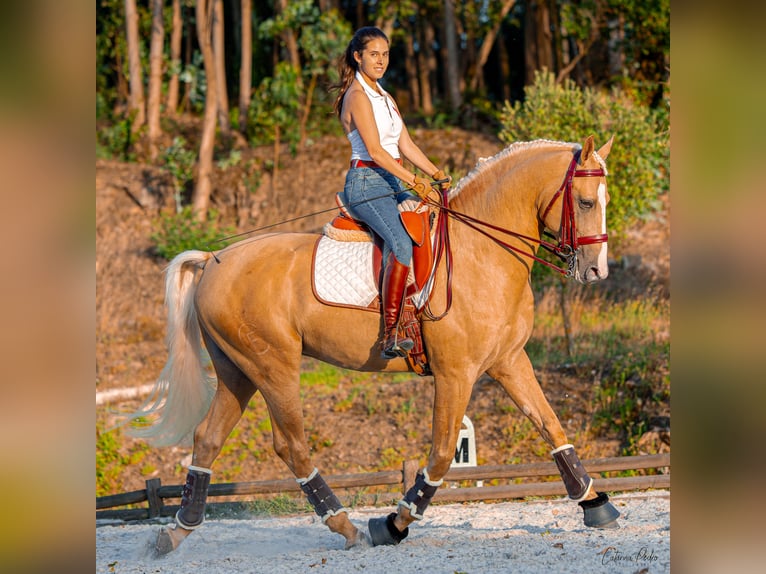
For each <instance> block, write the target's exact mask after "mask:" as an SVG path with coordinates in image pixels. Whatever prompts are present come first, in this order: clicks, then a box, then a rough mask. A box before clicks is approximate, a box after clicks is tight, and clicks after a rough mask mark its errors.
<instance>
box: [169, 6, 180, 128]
mask: <svg viewBox="0 0 766 574" xmlns="http://www.w3.org/2000/svg"><path fill="white" fill-rule="evenodd" d="M172 23H173V29H172V31H171V33H170V79H169V81H168V99H167V105H166V108H167V109H166V110H165V113H166V114H168V115H170V116H175V115H176V112H177V111H178V83H179V80H178V74H179V71H180V70H181V40H182V39H183V33H184V28H183V26H184V22H183V19H182V18H181V0H173V17H172Z"/></svg>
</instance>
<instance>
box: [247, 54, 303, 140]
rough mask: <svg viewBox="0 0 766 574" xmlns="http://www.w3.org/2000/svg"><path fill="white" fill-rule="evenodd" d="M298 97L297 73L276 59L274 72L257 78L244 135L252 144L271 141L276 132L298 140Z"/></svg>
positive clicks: (286, 138)
mask: <svg viewBox="0 0 766 574" xmlns="http://www.w3.org/2000/svg"><path fill="white" fill-rule="evenodd" d="M298 96H299V88H298V72H297V71H296V70H295V69H294V68H293V67H292V66H291V65H290V64H289V63H288V62H279V63H278V64H277V67H276V69H275V70H274V75H273V76H270V77H266V78H263V80H261V83H260V85H259V86H258V87H257V88H256V89H255V92H254V94H253V98H252V100H251V102H250V109H249V110H248V137H249V139H250V143H251V144H252V145H254V146H258V145H263V144H266V143H271V142H273V141H274V138H275V137H276V134H277V133H279V134H280V138H281V139H282V140H285V141H287V142H289V143H291V144H293V145H294V144H296V143H297V142H298V137H299V133H298V128H299V123H298V103H299V102H298ZM277 129H278V130H279V132H277Z"/></svg>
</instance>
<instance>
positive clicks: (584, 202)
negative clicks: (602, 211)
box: [578, 199, 596, 209]
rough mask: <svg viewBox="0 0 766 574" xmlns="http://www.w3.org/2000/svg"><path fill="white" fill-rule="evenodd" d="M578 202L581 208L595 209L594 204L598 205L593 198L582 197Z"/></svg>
mask: <svg viewBox="0 0 766 574" xmlns="http://www.w3.org/2000/svg"><path fill="white" fill-rule="evenodd" d="M578 203H579V204H580V208H581V209H593V206H594V205H596V204H595V202H594V201H593V200H592V199H580V200H578Z"/></svg>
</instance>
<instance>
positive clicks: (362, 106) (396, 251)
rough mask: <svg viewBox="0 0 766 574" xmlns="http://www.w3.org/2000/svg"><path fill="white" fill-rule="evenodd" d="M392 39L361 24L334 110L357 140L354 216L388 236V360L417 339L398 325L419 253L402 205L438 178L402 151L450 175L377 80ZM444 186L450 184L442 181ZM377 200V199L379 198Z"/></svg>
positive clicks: (349, 180) (349, 185)
mask: <svg viewBox="0 0 766 574" xmlns="http://www.w3.org/2000/svg"><path fill="white" fill-rule="evenodd" d="M388 59H389V42H388V37H386V35H385V34H384V33H383V31H381V30H380V29H378V28H375V27H372V26H368V27H364V28H360V29H359V30H357V32H356V33H355V34H354V37H353V38H352V39H351V42H349V44H348V47H347V48H346V52H345V54H344V55H343V56H341V59H340V62H339V64H338V71H339V73H340V83H339V84H338V86H336V87H337V89H338V97H337V99H336V100H335V105H334V109H335V112H336V113H337V114H338V117H339V118H340V122H341V125H342V126H343V130H344V132H345V133H346V136H347V137H348V139H349V141H350V142H351V169H349V171H348V174H347V175H346V184H345V187H344V189H343V201H344V203H345V205H346V208H347V209H348V210H349V212H350V213H351V215H352V216H353V217H354V218H356V219H359V220H361V221H363V222H364V223H365V224H367V225H368V226H369V227H370V228H371V229H372V230H373V231H374V232H375V233H377V234H378V235H379V236H380V237H381V238H382V239H383V242H384V249H383V261H384V265H385V271H384V274H383V286H382V294H381V298H382V304H383V323H384V327H385V331H384V334H383V343H382V353H381V356H382V357H383V358H385V359H392V358H394V357H397V356H406V354H407V351H409V350H410V349H412V347H413V345H414V342H413V341H412V339H409V338H406V337H404V336H403V334H402V333H401V332H400V330H399V318H400V315H401V309H402V304H403V301H402V300H403V298H404V290H405V287H406V285H407V276H408V273H409V265H410V261H411V259H412V240H411V239H410V236H409V235H408V234H407V231H406V230H405V229H404V225H403V224H402V222H401V219H400V217H399V210H398V207H397V206H398V204H399V203H401V202H403V201H406V200H408V199H412V195H411V194H409V193H408V192H407V191H405V190H404V189H403V188H402V184H401V183H400V181H399V180H401V182H403V183H404V184H405V185H406V186H407V188H409V189H410V190H411V191H413V192H414V193H415V194H417V195H418V196H420V197H425V196H426V195H427V194H428V192H429V191H430V190H431V181H430V180H428V179H426V178H424V177H419V176H418V175H417V174H415V173H411V172H410V171H409V170H408V169H406V168H405V167H404V166H403V164H402V157H404V158H406V159H407V160H409V161H410V162H411V163H412V164H414V165H415V166H416V167H417V168H418V169H420V170H421V171H422V172H424V173H427V174H431V178H432V179H434V180H443V179H449V178H447V177H446V176H445V174H444V172H443V171H442V170H440V169H439V168H437V167H436V166H435V165H434V164H433V163H431V161H430V160H429V159H428V158H427V157H426V155H425V154H424V153H423V152H422V151H421V149H420V148H419V147H418V146H417V145H416V144H415V142H413V141H412V138H411V137H410V135H409V133H408V132H407V128H406V126H405V125H404V121H403V120H402V117H401V114H400V113H399V110H398V108H397V106H396V103H395V102H394V99H393V98H392V97H391V96H390V94H388V93H387V92H386V91H385V90H384V89H383V88H381V86H380V84H379V83H378V80H380V79H381V78H382V77H383V74H385V72H386V69H387V68H388ZM443 186H444V187H443V190H446V189H448V188H449V183H445V184H443ZM373 198H374V199H373Z"/></svg>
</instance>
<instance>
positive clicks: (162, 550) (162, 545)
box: [154, 528, 175, 556]
mask: <svg viewBox="0 0 766 574" xmlns="http://www.w3.org/2000/svg"><path fill="white" fill-rule="evenodd" d="M154 550H155V551H156V552H157V556H164V555H165V554H170V553H171V552H172V551H173V550H175V547H174V546H173V539H172V538H171V537H170V532H168V529H167V528H161V529H160V531H159V532H158V533H157V542H155V543H154Z"/></svg>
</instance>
